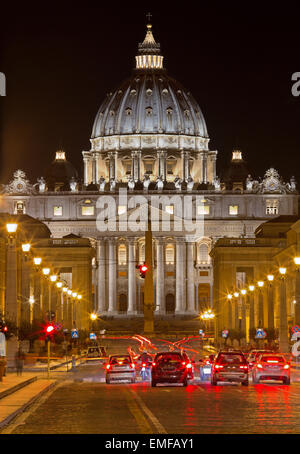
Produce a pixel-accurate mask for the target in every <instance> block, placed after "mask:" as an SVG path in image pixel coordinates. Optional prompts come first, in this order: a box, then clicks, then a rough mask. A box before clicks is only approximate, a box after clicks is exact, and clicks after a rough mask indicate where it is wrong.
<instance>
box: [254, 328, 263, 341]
mask: <svg viewBox="0 0 300 454" xmlns="http://www.w3.org/2000/svg"><path fill="white" fill-rule="evenodd" d="M265 334H266V333H265ZM255 337H256V339H263V338H264V337H266V336H264V330H263V329H262V328H257V330H256V336H255Z"/></svg>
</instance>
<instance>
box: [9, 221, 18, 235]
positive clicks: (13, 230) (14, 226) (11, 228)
mask: <svg viewBox="0 0 300 454" xmlns="http://www.w3.org/2000/svg"><path fill="white" fill-rule="evenodd" d="M17 228H18V224H17V223H16V222H8V223H7V224H6V230H7V232H8V233H10V234H13V233H16V231H17Z"/></svg>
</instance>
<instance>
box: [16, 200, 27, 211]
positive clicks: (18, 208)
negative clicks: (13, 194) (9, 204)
mask: <svg viewBox="0 0 300 454" xmlns="http://www.w3.org/2000/svg"><path fill="white" fill-rule="evenodd" d="M15 214H25V204H24V202H17V203H16V207H15Z"/></svg>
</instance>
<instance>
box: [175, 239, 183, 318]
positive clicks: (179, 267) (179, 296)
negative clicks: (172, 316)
mask: <svg viewBox="0 0 300 454" xmlns="http://www.w3.org/2000/svg"><path fill="white" fill-rule="evenodd" d="M184 246H185V244H184V240H183V239H181V238H177V239H176V307H175V312H176V313H178V314H184V313H185V257H184Z"/></svg>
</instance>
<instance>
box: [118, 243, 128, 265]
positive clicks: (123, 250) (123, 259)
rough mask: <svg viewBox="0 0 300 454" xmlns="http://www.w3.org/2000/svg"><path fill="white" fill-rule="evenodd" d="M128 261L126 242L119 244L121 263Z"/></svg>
mask: <svg viewBox="0 0 300 454" xmlns="http://www.w3.org/2000/svg"><path fill="white" fill-rule="evenodd" d="M126 262H127V251H126V246H125V244H120V246H119V265H126Z"/></svg>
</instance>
